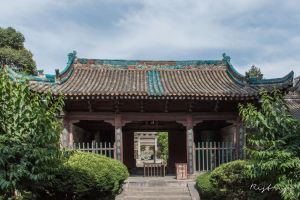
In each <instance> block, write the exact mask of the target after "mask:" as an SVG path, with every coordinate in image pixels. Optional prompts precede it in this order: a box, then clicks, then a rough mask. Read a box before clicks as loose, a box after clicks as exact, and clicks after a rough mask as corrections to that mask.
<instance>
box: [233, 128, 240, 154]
mask: <svg viewBox="0 0 300 200" xmlns="http://www.w3.org/2000/svg"><path fill="white" fill-rule="evenodd" d="M240 129H241V124H240V123H236V124H235V138H234V141H235V153H236V154H235V156H236V159H237V160H238V159H240Z"/></svg>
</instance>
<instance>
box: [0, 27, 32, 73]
mask: <svg viewBox="0 0 300 200" xmlns="http://www.w3.org/2000/svg"><path fill="white" fill-rule="evenodd" d="M24 42H25V38H24V36H23V34H22V33H20V32H18V31H16V30H15V29H14V28H11V27H8V28H1V27H0V65H2V66H3V65H13V66H15V67H16V68H18V69H19V70H20V71H24V72H26V73H30V74H34V73H35V71H36V64H35V62H34V60H33V58H32V56H33V55H32V53H31V52H30V51H28V50H27V49H26V48H25V47H24Z"/></svg>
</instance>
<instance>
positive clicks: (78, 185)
mask: <svg viewBox="0 0 300 200" xmlns="http://www.w3.org/2000/svg"><path fill="white" fill-rule="evenodd" d="M55 177H56V178H55V180H54V181H52V182H51V183H49V184H48V190H47V191H46V192H42V193H41V194H40V197H41V198H42V199H110V198H112V197H113V196H115V195H116V194H117V193H118V192H119V190H120V188H121V186H122V183H123V182H124V180H125V179H126V178H127V177H128V171H127V168H126V167H125V166H124V165H123V164H122V163H121V162H119V161H117V160H114V159H111V158H108V157H105V156H101V155H97V154H93V153H83V152H75V153H73V154H71V155H70V157H69V158H68V159H67V161H66V162H65V163H64V165H63V167H62V168H61V169H60V170H59V171H58V173H57V174H56V176H55Z"/></svg>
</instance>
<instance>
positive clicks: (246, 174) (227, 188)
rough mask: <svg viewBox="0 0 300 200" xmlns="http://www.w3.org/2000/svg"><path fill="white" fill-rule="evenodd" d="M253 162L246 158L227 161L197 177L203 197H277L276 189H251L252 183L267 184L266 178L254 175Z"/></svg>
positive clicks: (248, 199)
mask: <svg viewBox="0 0 300 200" xmlns="http://www.w3.org/2000/svg"><path fill="white" fill-rule="evenodd" d="M252 170H253V168H252V164H251V163H250V162H249V161H245V160H236V161H232V162H229V163H225V164H222V165H220V166H219V167H217V168H216V169H214V170H213V171H212V172H210V173H205V174H203V175H200V176H199V177H197V189H198V191H199V194H200V197H201V198H203V199H230V200H231V199H237V200H240V199H247V200H254V199H255V200H256V199H264V200H267V199H272V200H275V199H277V197H278V195H277V194H276V192H275V191H266V192H264V193H261V192H260V191H255V190H251V189H250V187H251V184H252V183H254V184H257V185H261V186H267V185H268V184H267V183H265V182H264V180H259V179H257V178H253V177H252Z"/></svg>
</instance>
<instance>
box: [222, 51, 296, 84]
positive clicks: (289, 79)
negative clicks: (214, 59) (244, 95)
mask: <svg viewBox="0 0 300 200" xmlns="http://www.w3.org/2000/svg"><path fill="white" fill-rule="evenodd" d="M223 61H224V62H226V64H227V70H226V71H227V73H228V75H229V77H230V78H231V79H232V80H233V81H234V82H236V83H238V84H240V85H247V84H249V85H250V86H251V85H255V86H257V85H271V84H284V83H288V84H293V79H294V72H293V71H291V72H290V73H288V74H287V75H285V76H284V77H281V78H272V79H262V80H257V79H249V80H247V79H246V76H244V75H242V74H240V73H239V72H238V71H237V70H236V69H235V68H234V67H233V65H232V64H231V62H230V56H227V55H226V54H225V53H223Z"/></svg>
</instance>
